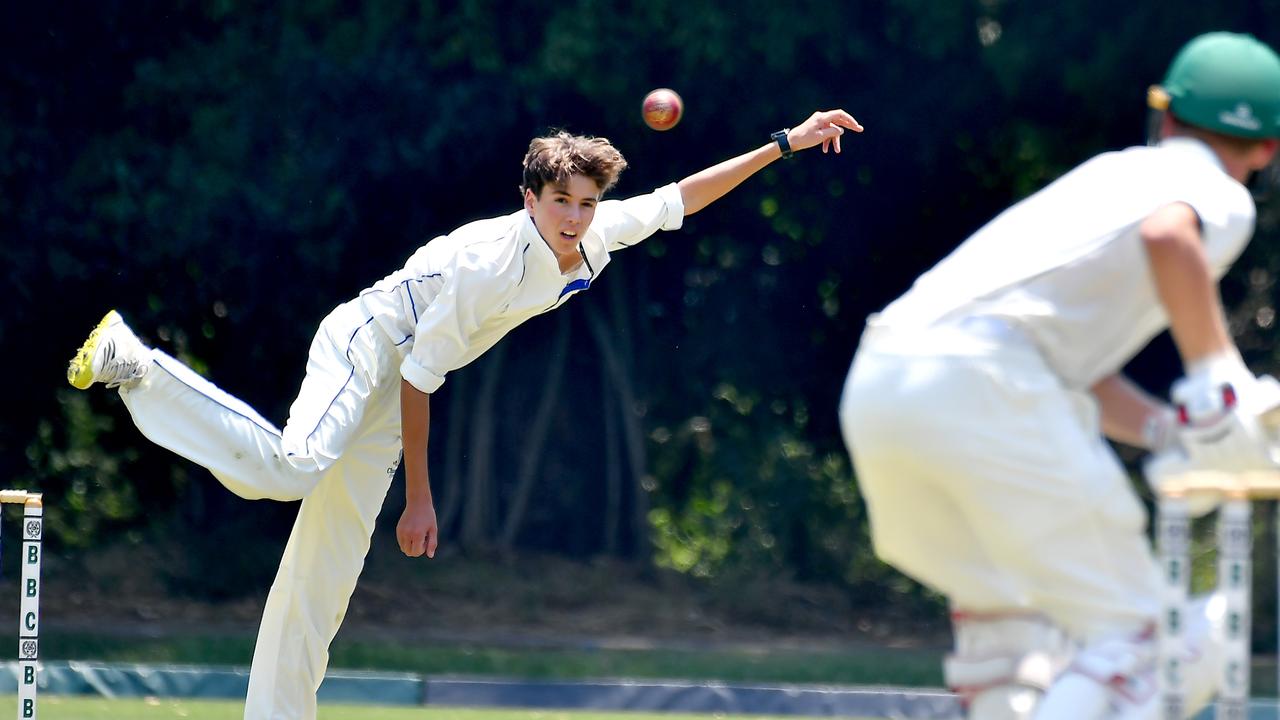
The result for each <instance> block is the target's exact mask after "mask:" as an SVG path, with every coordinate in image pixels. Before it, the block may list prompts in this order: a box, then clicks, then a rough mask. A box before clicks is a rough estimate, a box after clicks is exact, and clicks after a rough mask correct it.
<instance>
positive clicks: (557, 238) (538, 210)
mask: <svg viewBox="0 0 1280 720" xmlns="http://www.w3.org/2000/svg"><path fill="white" fill-rule="evenodd" d="M599 202H600V186H599V185H597V184H596V183H595V181H594V180H592V179H591V178H588V177H587V176H585V175H573V176H570V178H569V182H567V183H565V184H564V185H550V184H548V185H545V186H543V188H542V194H541V195H540V196H534V194H533V191H532V190H525V191H524V207H525V209H526V210H528V211H529V215H530V216H532V217H533V224H534V226H536V227H537V228H538V232H539V233H541V234H542V239H544V240H546V241H547V245H549V246H551V250H552V252H554V253H555V254H556V257H558V258H560V259H561V260H562V261H564V262H569V261H572V262H573V263H576V262H577V261H578V257H579V254H578V243H579V241H580V238H581V237H582V234H583V233H585V232H586V231H587V228H588V227H590V226H591V220H592V218H594V217H595V215H596V204H597V203H599ZM564 262H562V263H561V266H562V267H563V266H564Z"/></svg>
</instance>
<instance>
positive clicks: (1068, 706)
mask: <svg viewBox="0 0 1280 720" xmlns="http://www.w3.org/2000/svg"><path fill="white" fill-rule="evenodd" d="M1225 610H1226V604H1225V602H1224V599H1223V598H1222V596H1221V595H1209V596H1204V597H1201V598H1197V599H1195V600H1192V602H1191V608H1190V612H1189V613H1188V614H1187V618H1188V623H1187V636H1186V637H1187V643H1188V646H1189V647H1188V653H1189V654H1188V657H1187V658H1186V659H1185V660H1184V662H1183V672H1184V673H1185V678H1186V692H1187V694H1186V703H1187V708H1186V710H1187V717H1194V716H1195V715H1196V714H1198V713H1199V712H1200V711H1201V710H1202V709H1204V707H1205V706H1207V705H1208V704H1209V701H1210V699H1212V696H1213V693H1214V692H1215V691H1216V690H1217V687H1216V685H1217V674H1216V672H1215V670H1216V668H1217V667H1218V665H1219V663H1220V662H1221V658H1222V633H1221V626H1222V623H1223V621H1224V614H1225ZM1155 653H1156V645H1155V637H1154V636H1145V635H1144V636H1140V637H1132V638H1118V639H1109V640H1103V641H1100V642H1098V643H1095V644H1093V645H1090V646H1089V647H1087V648H1085V649H1083V650H1081V651H1080V652H1079V653H1078V654H1077V655H1076V659H1075V661H1074V662H1072V664H1071V667H1070V668H1068V669H1067V670H1066V672H1064V673H1063V674H1062V676H1061V677H1060V678H1059V679H1058V681H1057V682H1055V683H1054V685H1053V687H1052V688H1050V690H1049V692H1048V694H1047V695H1046V696H1045V698H1044V700H1043V702H1041V704H1040V710H1039V712H1038V713H1037V714H1036V715H1035V720H1157V719H1158V718H1159V717H1160V698H1159V694H1158V693H1157V689H1156V677H1155Z"/></svg>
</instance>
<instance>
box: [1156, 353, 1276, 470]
mask: <svg viewBox="0 0 1280 720" xmlns="http://www.w3.org/2000/svg"><path fill="white" fill-rule="evenodd" d="M1171 395H1172V399H1173V404H1174V408H1175V410H1176V411H1177V413H1178V425H1177V442H1178V444H1179V445H1180V446H1181V447H1182V451H1183V453H1184V454H1185V456H1186V460H1187V461H1188V463H1189V464H1191V465H1193V466H1198V467H1202V468H1206V469H1212V470H1218V471H1222V472H1246V471H1251V470H1268V469H1277V468H1280V465H1278V464H1277V457H1276V455H1277V452H1276V448H1275V447H1274V445H1275V439H1274V438H1273V437H1272V436H1271V434H1270V433H1269V432H1268V430H1267V428H1266V427H1264V426H1263V423H1262V421H1261V416H1262V414H1263V413H1265V412H1267V411H1269V410H1273V409H1275V408H1277V407H1280V383H1277V382H1276V380H1275V378H1273V377H1270V376H1264V377H1255V376H1254V375H1253V373H1251V372H1250V371H1249V369H1248V368H1246V367H1245V366H1244V363H1243V362H1241V361H1240V359H1239V357H1238V356H1236V355H1234V353H1233V354H1231V355H1229V356H1223V357H1218V358H1214V359H1211V360H1209V361H1206V362H1203V363H1200V364H1198V366H1197V367H1196V368H1194V369H1193V370H1192V371H1191V372H1189V373H1188V374H1187V376H1186V377H1184V378H1182V379H1181V380H1179V381H1177V382H1176V383H1174V385H1173V391H1172V393H1171Z"/></svg>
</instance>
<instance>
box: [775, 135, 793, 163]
mask: <svg viewBox="0 0 1280 720" xmlns="http://www.w3.org/2000/svg"><path fill="white" fill-rule="evenodd" d="M788 130H790V128H783V129H781V130H779V131H778V132H776V133H773V134H772V135H770V136H769V139H770V140H772V141H774V142H776V143H778V149H779V150H781V151H782V159H783V160H786V159H787V158H790V157H791V156H792V155H794V154H795V153H793V152H791V143H790V142H788V141H787V131H788Z"/></svg>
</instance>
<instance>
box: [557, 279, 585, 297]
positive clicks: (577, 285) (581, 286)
mask: <svg viewBox="0 0 1280 720" xmlns="http://www.w3.org/2000/svg"><path fill="white" fill-rule="evenodd" d="M589 287H591V280H589V279H587V278H578V279H577V280H574V281H573V282H571V283H569V284H568V285H565V286H564V289H563V290H561V291H560V296H559V297H557V298H556V299H557V300H559V299H560V298H562V297H564V296H565V295H568V294H569V293H571V292H577V291H578V290H586V289H587V288H589Z"/></svg>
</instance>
